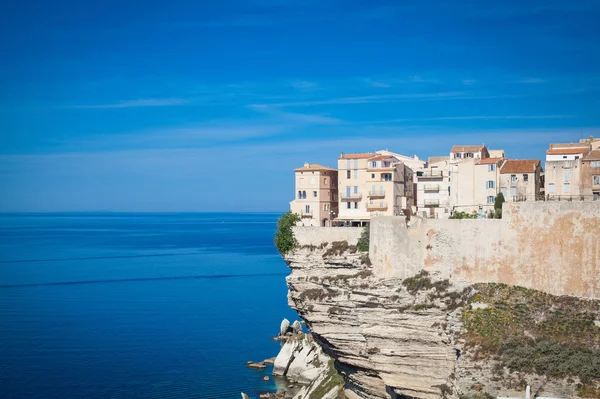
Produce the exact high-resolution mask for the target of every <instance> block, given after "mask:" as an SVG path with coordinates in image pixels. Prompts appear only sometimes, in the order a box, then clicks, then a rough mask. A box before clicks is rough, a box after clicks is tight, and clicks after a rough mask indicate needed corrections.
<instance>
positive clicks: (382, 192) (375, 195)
mask: <svg viewBox="0 0 600 399" xmlns="http://www.w3.org/2000/svg"><path fill="white" fill-rule="evenodd" d="M384 197H385V190H375V191H369V198H384Z"/></svg>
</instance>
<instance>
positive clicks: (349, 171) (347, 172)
mask: <svg viewBox="0 0 600 399" xmlns="http://www.w3.org/2000/svg"><path fill="white" fill-rule="evenodd" d="M351 177H352V171H351V170H350V169H348V170H347V171H346V179H350V178H351Z"/></svg>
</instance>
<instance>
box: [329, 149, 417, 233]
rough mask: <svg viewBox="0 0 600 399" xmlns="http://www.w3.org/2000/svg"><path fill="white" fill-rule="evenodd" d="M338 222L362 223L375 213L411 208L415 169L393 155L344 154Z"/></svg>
mask: <svg viewBox="0 0 600 399" xmlns="http://www.w3.org/2000/svg"><path fill="white" fill-rule="evenodd" d="M338 176H339V180H338V192H339V194H340V196H339V215H338V217H337V221H338V222H342V223H349V224H352V225H363V224H365V223H366V222H368V221H369V220H370V218H371V217H373V216H379V215H387V216H393V215H401V214H402V213H403V212H405V210H406V209H410V208H412V206H413V205H414V202H413V171H412V169H410V168H409V167H408V166H406V165H405V164H404V163H403V162H401V161H399V160H398V159H397V158H396V157H395V156H393V155H387V154H378V153H365V154H342V155H341V156H340V158H339V159H338Z"/></svg>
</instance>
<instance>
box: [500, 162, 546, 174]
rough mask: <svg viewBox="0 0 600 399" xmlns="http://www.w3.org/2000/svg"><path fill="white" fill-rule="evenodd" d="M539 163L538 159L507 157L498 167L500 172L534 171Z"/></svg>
mask: <svg viewBox="0 0 600 399" xmlns="http://www.w3.org/2000/svg"><path fill="white" fill-rule="evenodd" d="M539 164H540V161H539V159H519V160H517V159H508V160H507V161H506V162H504V165H502V168H500V174H503V173H534V172H535V170H536V169H537V167H538V165H539Z"/></svg>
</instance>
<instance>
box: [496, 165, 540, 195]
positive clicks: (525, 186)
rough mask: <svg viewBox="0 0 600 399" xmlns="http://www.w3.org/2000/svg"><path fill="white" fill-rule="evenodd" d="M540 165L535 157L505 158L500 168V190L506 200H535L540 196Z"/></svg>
mask: <svg viewBox="0 0 600 399" xmlns="http://www.w3.org/2000/svg"><path fill="white" fill-rule="evenodd" d="M541 173H542V165H541V162H540V161H539V160H537V159H523V160H512V159H511V160H507V161H505V162H504V164H503V165H502V168H501V169H500V192H502V195H504V199H505V200H506V201H507V202H516V201H536V200H537V199H539V198H540V196H541V186H542V184H541V183H542V182H541Z"/></svg>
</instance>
